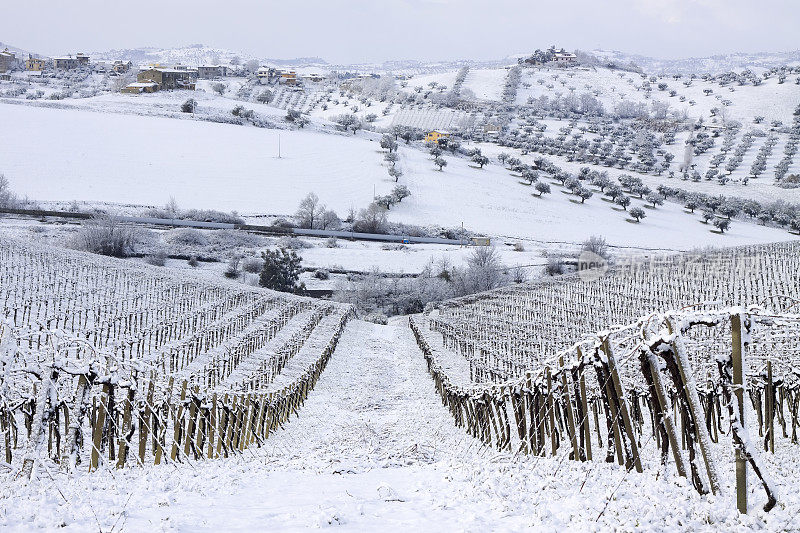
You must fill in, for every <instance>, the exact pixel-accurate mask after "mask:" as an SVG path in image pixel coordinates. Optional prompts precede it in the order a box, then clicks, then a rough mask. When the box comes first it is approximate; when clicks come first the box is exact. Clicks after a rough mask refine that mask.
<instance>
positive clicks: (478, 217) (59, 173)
mask: <svg viewBox="0 0 800 533" xmlns="http://www.w3.org/2000/svg"><path fill="white" fill-rule="evenodd" d="M117 98H118V97H117V96H114V97H113V98H111V97H109V100H111V101H110V102H105V104H103V105H99V104H98V105H97V106H96V107H95V108H93V110H84V109H52V108H45V107H29V106H22V105H3V104H0V165H2V172H4V173H5V175H6V176H7V177H8V178H9V180H10V181H11V185H12V188H13V189H14V190H15V191H16V192H17V193H18V194H21V195H27V196H29V197H31V198H34V199H37V200H61V201H64V200H71V199H77V200H91V201H108V202H117V203H124V204H140V205H163V204H164V203H166V202H167V201H168V200H169V198H170V197H174V198H175V199H176V200H177V201H178V203H179V204H180V205H181V206H185V207H194V208H209V209H218V210H224V211H234V210H235V211H238V212H243V213H267V214H284V215H288V214H291V213H293V212H294V210H295V206H297V204H298V203H299V202H300V200H301V199H302V198H303V197H304V196H305V195H306V194H308V193H309V192H311V191H313V192H315V193H316V194H317V195H318V196H319V197H320V199H321V200H322V202H324V203H325V204H327V205H328V207H329V208H332V209H334V210H336V211H337V212H338V213H339V214H340V215H344V214H345V213H347V211H348V210H349V209H350V208H351V207H353V208H355V209H359V208H362V207H365V206H366V205H368V204H369V203H370V202H371V201H372V199H373V196H374V195H375V194H377V195H382V194H388V193H389V192H390V191H391V189H392V188H393V187H394V186H395V182H394V180H393V179H391V178H389V176H388V175H387V173H386V165H385V163H384V162H383V152H382V151H381V150H380V149H379V147H378V143H377V142H376V140H377V138H378V136H377V135H376V134H373V133H370V132H362V133H360V134H359V135H357V136H353V135H340V134H331V133H322V132H318V131H310V130H299V131H286V130H283V131H281V130H274V129H263V128H256V127H252V126H239V125H229V124H216V123H211V122H202V121H194V120H177V119H174V118H163V117H149V116H147V117H146V116H138V115H127V114H119V113H104V112H98V111H102V109H103V108H104V105H108V106H111V105H112V104H113V105H119V104H118V103H117ZM173 99H174V97H173ZM213 102H215V100H213V99H211V100H209V103H207V104H205V105H213ZM178 104H179V102H178V101H177V100H175V101H174V103H173V104H172V105H175V106H177V105H178ZM218 105H219V104H218ZM278 136H280V144H281V157H280V158H278V157H277V155H278V153H277V146H278ZM31 147H34V148H33V149H32V148H31ZM399 154H400V162H399V165H400V167H401V168H402V169H403V172H404V173H405V174H404V176H403V177H402V178H401V181H400V183H401V184H404V185H407V186H408V187H409V189H410V190H411V193H412V196H411V197H409V198H407V199H406V200H404V201H403V202H402V203H401V204H399V205H396V206H395V207H393V208H392V210H391V211H390V212H389V218H390V220H393V221H397V222H404V223H410V224H417V225H439V226H444V227H455V226H461V225H462V223H463V224H464V225H465V227H466V228H468V229H470V230H473V231H477V232H483V233H485V234H488V235H493V236H504V237H509V238H523V239H524V238H527V239H536V240H543V241H550V242H571V243H575V242H582V241H583V240H584V239H585V238H586V237H587V236H588V235H592V234H599V235H603V236H605V237H606V238H607V239H608V241H609V242H610V243H611V244H614V245H624V246H637V247H644V248H658V249H673V250H688V249H692V248H695V247H698V246H706V245H715V246H735V245H740V244H747V243H763V242H774V241H780V240H785V239H786V238H790V237H791V236H790V235H789V234H788V233H787V232H786V231H784V230H777V229H774V228H768V227H762V226H757V225H755V224H750V223H744V222H740V221H736V222H734V224H732V226H731V229H730V230H729V231H728V232H726V233H725V234H724V235H718V234H715V233H712V232H710V231H709V228H710V227H709V226H707V225H703V224H701V223H700V222H699V221H698V220H699V215H689V214H687V213H685V212H684V211H683V209H682V208H680V207H679V206H678V205H676V204H670V203H668V204H667V205H665V206H663V207H660V208H658V209H655V210H648V217H647V218H646V219H645V220H644V221H642V222H641V223H640V224H632V223H631V222H630V221H629V220H628V217H627V214H626V213H624V212H621V211H618V210H614V209H613V208H612V207H611V205H610V204H608V203H607V202H605V201H603V200H602V199H601V198H600V195H599V194H595V196H594V197H593V198H591V199H590V200H588V201H587V202H586V204H580V203H577V202H576V201H574V200H575V198H574V197H573V196H572V195H566V194H562V192H561V188H560V187H556V186H554V187H553V194H551V195H548V196H545V197H544V198H536V197H534V195H533V194H532V192H533V191H532V187H528V186H525V185H522V184H520V182H519V178H516V177H514V176H511V175H510V174H509V172H508V171H507V170H505V169H503V168H502V167H500V166H499V165H498V164H497V163H492V164H490V165H489V166H487V167H486V168H484V169H478V168H476V167H474V165H471V164H470V163H469V161H468V160H466V159H463V158H457V157H452V156H451V155H448V154H445V158H446V160H447V161H448V166H447V167H446V168H445V169H444V171H443V172H439V171H438V170H436V167H435V166H434V165H433V163H432V161H431V159H430V157H429V156H428V155H427V154H426V153H424V152H423V151H421V150H419V149H417V148H414V147H413V146H412V147H409V146H406V145H405V144H404V143H401V147H400V150H399ZM489 155H494V154H491V153H490V154H489ZM639 203H641V201H640V200H637V199H635V200H633V203H632V206H633V205H638V204H639Z"/></svg>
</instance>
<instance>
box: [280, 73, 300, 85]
mask: <svg viewBox="0 0 800 533" xmlns="http://www.w3.org/2000/svg"><path fill="white" fill-rule="evenodd" d="M280 74H281V77H280V80H279V82H280V83H281V84H283V85H297V73H296V72H295V71H294V70H282V71H280Z"/></svg>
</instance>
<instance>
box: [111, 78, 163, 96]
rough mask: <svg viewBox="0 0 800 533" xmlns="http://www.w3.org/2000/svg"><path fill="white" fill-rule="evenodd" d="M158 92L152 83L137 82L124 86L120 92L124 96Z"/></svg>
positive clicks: (154, 83) (155, 85) (156, 86)
mask: <svg viewBox="0 0 800 533" xmlns="http://www.w3.org/2000/svg"><path fill="white" fill-rule="evenodd" d="M157 90H158V84H157V83H156V82H154V81H137V82H134V83H131V84H129V85H126V86H125V87H123V88H122V90H121V91H120V92H123V93H125V94H141V93H154V92H156V91H157Z"/></svg>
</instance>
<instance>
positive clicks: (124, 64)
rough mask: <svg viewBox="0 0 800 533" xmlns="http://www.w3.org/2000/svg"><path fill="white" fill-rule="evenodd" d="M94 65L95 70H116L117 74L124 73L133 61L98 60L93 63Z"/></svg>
mask: <svg viewBox="0 0 800 533" xmlns="http://www.w3.org/2000/svg"><path fill="white" fill-rule="evenodd" d="M92 66H93V68H94V71H95V72H116V73H117V74H124V73H126V72H128V71H129V70H130V69H131V67H132V66H133V63H131V62H130V61H122V60H120V59H117V60H115V61H98V62H96V63H93V64H92Z"/></svg>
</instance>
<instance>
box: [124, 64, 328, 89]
mask: <svg viewBox="0 0 800 533" xmlns="http://www.w3.org/2000/svg"><path fill="white" fill-rule="evenodd" d="M230 74H231V69H230V67H227V66H225V65H201V66H199V67H196V68H194V67H187V66H185V65H175V66H172V67H164V66H161V65H158V64H155V65H149V66H147V67H145V68H144V69H142V70H141V71H139V73H138V74H137V76H136V82H134V83H131V84H129V85H127V86H126V87H124V88H123V89H122V92H123V93H128V94H139V93H152V92H156V91H160V90H169V89H191V90H194V88H195V85H196V82H197V80H198V79H219V78H224V77H226V76H229V75H230ZM256 76H257V77H258V79H259V80H260V81H261V82H262V83H270V84H274V83H278V84H281V85H298V84H299V83H301V82H321V81H323V80H324V79H325V77H324V76H322V75H321V74H315V73H310V74H300V75H298V74H297V72H295V71H294V70H284V69H279V68H271V67H261V68H259V69H258V71H257V72H256Z"/></svg>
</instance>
